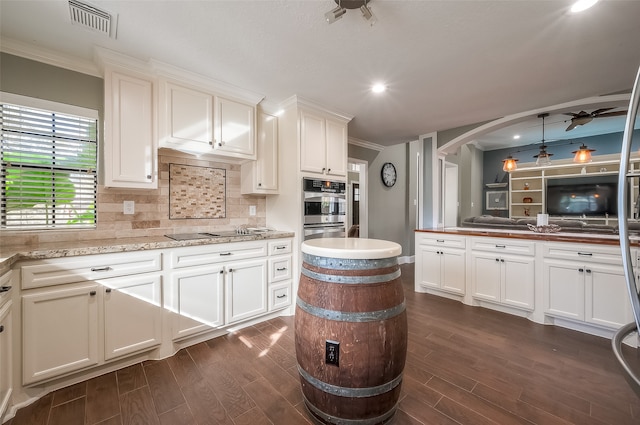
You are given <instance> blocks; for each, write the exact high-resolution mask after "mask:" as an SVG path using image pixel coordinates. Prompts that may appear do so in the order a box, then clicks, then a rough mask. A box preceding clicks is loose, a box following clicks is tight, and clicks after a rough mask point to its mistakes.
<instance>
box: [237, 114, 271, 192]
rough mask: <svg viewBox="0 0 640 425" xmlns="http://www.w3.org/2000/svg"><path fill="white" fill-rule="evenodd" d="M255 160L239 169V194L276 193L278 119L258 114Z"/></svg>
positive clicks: (245, 163)
mask: <svg viewBox="0 0 640 425" xmlns="http://www.w3.org/2000/svg"><path fill="white" fill-rule="evenodd" d="M256 148H257V159H256V160H255V161H246V162H244V163H243V164H242V167H241V185H240V193H242V194H243V195H251V194H277V193H278V117H275V116H273V115H269V114H267V113H264V112H259V113H258V137H257V146H256Z"/></svg>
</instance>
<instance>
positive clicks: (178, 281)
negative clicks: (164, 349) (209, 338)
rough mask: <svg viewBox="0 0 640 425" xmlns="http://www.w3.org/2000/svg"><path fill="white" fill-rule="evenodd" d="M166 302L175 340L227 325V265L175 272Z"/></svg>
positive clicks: (173, 272) (187, 268)
mask: <svg viewBox="0 0 640 425" xmlns="http://www.w3.org/2000/svg"><path fill="white" fill-rule="evenodd" d="M166 299H167V307H168V309H169V310H170V311H171V312H172V313H174V314H173V316H172V320H171V323H172V335H173V338H174V339H179V338H183V337H186V336H190V335H194V334H197V333H200V332H204V331H207V330H210V329H212V328H215V327H220V326H222V325H224V266H223V265H212V266H201V267H186V268H184V269H180V270H176V271H172V272H171V277H170V282H169V289H168V291H167V294H166Z"/></svg>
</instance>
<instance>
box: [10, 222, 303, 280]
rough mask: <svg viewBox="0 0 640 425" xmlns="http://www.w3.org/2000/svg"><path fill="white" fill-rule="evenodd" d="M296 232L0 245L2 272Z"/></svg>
mask: <svg viewBox="0 0 640 425" xmlns="http://www.w3.org/2000/svg"><path fill="white" fill-rule="evenodd" d="M294 236H295V234H294V233H293V232H280V231H269V232H264V233H255V234H248V235H240V234H238V235H225V236H216V237H211V238H209V239H194V240H183V241H176V240H173V239H170V238H168V237H166V236H149V237H139V238H118V239H104V240H89V241H69V242H50V243H46V244H40V245H29V246H19V245H9V246H0V274H3V273H5V272H7V271H8V270H9V269H10V268H11V266H12V265H13V264H15V263H16V262H17V261H20V260H41V259H46V258H61V257H74V256H79V255H92V254H106V253H113V252H132V251H146V250H150V249H166V248H178V247H182V246H197V245H211V244H220V243H228V242H244V241H259V240H267V239H279V238H292V237H294Z"/></svg>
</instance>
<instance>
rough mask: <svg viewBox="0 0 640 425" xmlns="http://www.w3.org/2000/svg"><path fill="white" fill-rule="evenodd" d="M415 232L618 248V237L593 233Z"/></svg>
mask: <svg viewBox="0 0 640 425" xmlns="http://www.w3.org/2000/svg"><path fill="white" fill-rule="evenodd" d="M416 232H425V233H440V234H449V235H460V236H484V237H493V238H508V239H528V240H534V241H545V242H571V243H591V244H599V245H612V246H620V236H619V235H600V234H595V233H568V232H567V233H563V232H558V233H534V232H530V231H526V230H502V229H491V230H487V229H480V228H478V229H474V228H470V227H450V228H442V229H417V230H416ZM630 241H631V245H632V246H640V237H639V236H638V235H633V236H631V237H630Z"/></svg>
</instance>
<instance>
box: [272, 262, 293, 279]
mask: <svg viewBox="0 0 640 425" xmlns="http://www.w3.org/2000/svg"><path fill="white" fill-rule="evenodd" d="M285 279H291V256H290V255H285V256H282V257H275V258H269V282H279V281H281V280H285Z"/></svg>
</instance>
